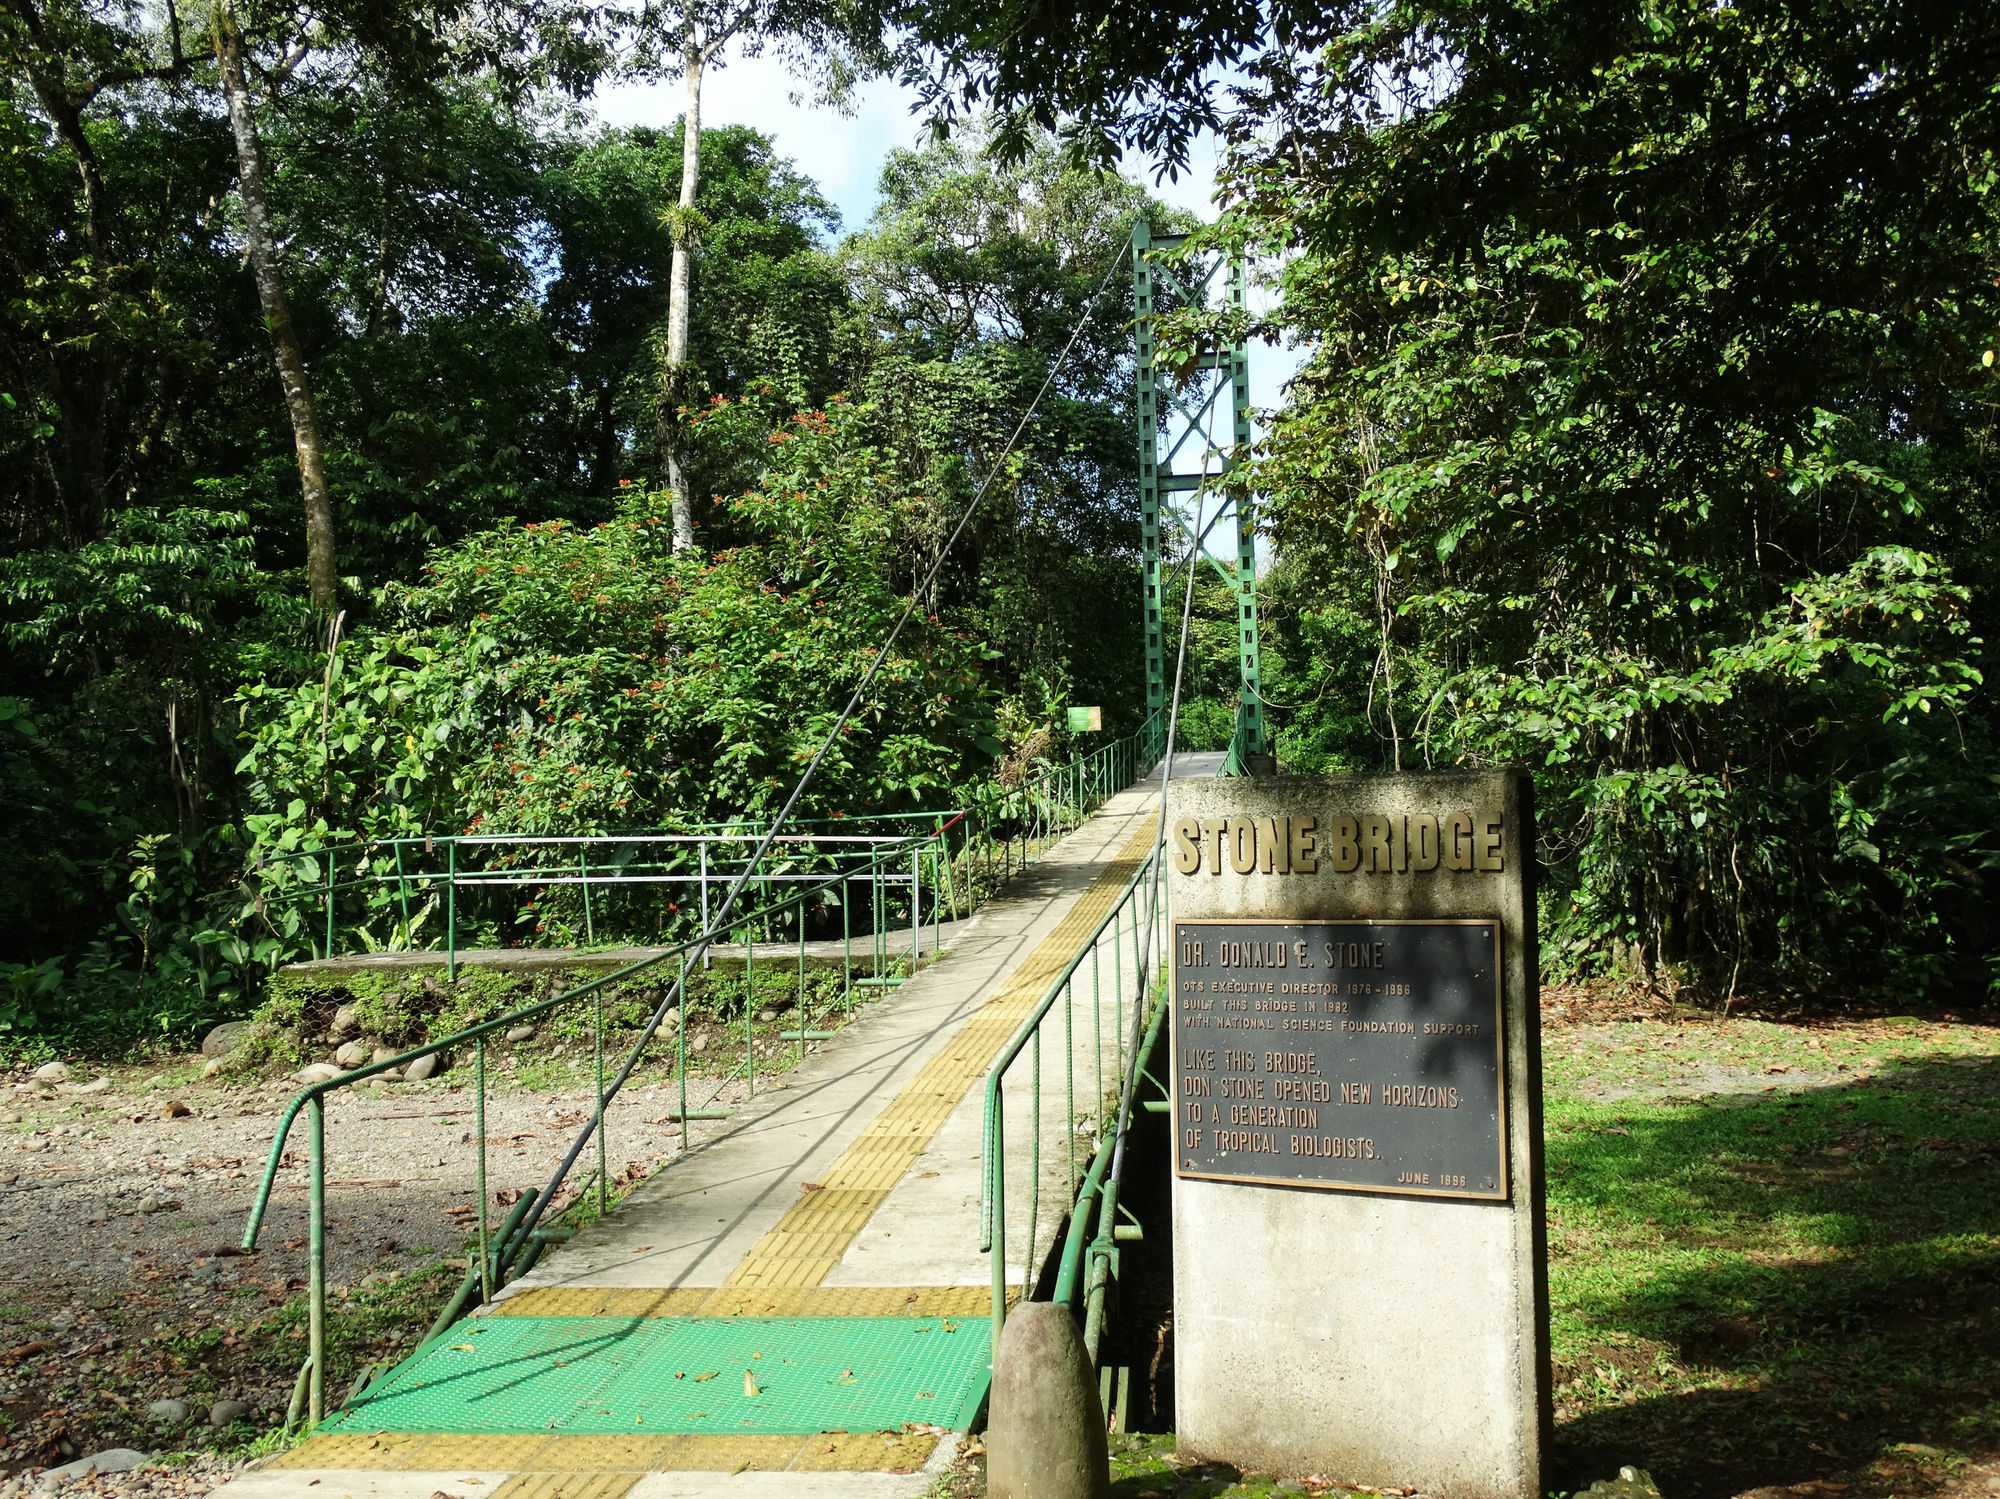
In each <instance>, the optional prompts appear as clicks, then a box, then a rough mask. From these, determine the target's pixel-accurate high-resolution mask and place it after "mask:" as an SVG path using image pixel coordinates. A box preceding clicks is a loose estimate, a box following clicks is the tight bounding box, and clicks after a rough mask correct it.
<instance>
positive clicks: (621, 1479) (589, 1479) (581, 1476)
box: [493, 1473, 639, 1499]
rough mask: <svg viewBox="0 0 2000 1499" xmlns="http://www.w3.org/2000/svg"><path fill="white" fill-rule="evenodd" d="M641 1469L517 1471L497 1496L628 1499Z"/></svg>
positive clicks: (511, 1498)
mask: <svg viewBox="0 0 2000 1499" xmlns="http://www.w3.org/2000/svg"><path fill="white" fill-rule="evenodd" d="M638 1481H639V1474H637V1473H516V1474H515V1475H514V1476H513V1477H512V1478H510V1479H508V1480H507V1481H506V1482H505V1483H503V1484H501V1485H500V1487H499V1488H497V1489H495V1490H494V1491H493V1499H625V1495H626V1493H627V1492H628V1491H629V1490H630V1489H631V1487H632V1485H633V1484H635V1483H637V1482H638Z"/></svg>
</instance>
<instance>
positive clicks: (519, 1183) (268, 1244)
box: [0, 1057, 772, 1494]
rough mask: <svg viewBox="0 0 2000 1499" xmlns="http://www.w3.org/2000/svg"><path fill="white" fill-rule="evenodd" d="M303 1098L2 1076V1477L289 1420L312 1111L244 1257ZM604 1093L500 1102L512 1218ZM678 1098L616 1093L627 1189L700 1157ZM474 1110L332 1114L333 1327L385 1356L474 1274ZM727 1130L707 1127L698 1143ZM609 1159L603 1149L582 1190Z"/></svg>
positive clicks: (225, 1446)
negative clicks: (255, 1200)
mask: <svg viewBox="0 0 2000 1499" xmlns="http://www.w3.org/2000/svg"><path fill="white" fill-rule="evenodd" d="M99 1078H107V1079H108V1082H107V1083H99V1082H97V1079H99ZM771 1085H772V1084H771V1080H770V1079H760V1086H771ZM718 1087H719V1088H720V1092H719V1096H715V1097H714V1098H713V1103H714V1104H715V1105H717V1106H724V1107H726V1106H728V1105H730V1104H732V1103H735V1102H738V1101H740V1099H741V1097H742V1094H743V1084H742V1083H741V1081H740V1080H738V1081H736V1082H733V1083H730V1084H727V1085H720V1084H718V1083H716V1082H714V1081H708V1082H705V1083H703V1082H697V1081H694V1080H691V1082H690V1096H689V1103H690V1105H691V1106H696V1107H699V1106H701V1105H702V1104H703V1103H706V1102H709V1101H710V1098H711V1095H712V1094H716V1092H717V1089H718ZM93 1088H95V1089H96V1091H91V1089H93ZM296 1088H297V1084H295V1083H291V1082H283V1081H280V1082H273V1083H263V1082H257V1081H251V1082H246V1083H235V1084H230V1083H227V1082H223V1081H219V1080H218V1081H204V1080H203V1079H202V1078H201V1058H199V1057H193V1058H187V1059H183V1060H181V1061H178V1062H176V1063H175V1064H173V1065H171V1066H168V1067H165V1068H162V1067H160V1066H159V1065H158V1064H157V1063H154V1064H153V1065H151V1066H148V1067H111V1068H90V1067H86V1066H78V1067H76V1068H75V1069H74V1071H73V1072H72V1075H71V1077H70V1079H69V1080H68V1081H67V1082H65V1083H63V1084H61V1085H58V1086H55V1087H50V1086H46V1085H42V1084H37V1083H36V1082H34V1081H33V1080H32V1078H31V1077H30V1076H29V1075H28V1073H27V1071H26V1069H24V1068H23V1069H16V1070H15V1071H13V1072H12V1073H8V1074H0V1475H5V1474H14V1473H19V1472H21V1471H22V1470H25V1469H38V1468H42V1467H45V1466H52V1465H56V1464H61V1463H63V1462H66V1461H68V1460H69V1459H71V1458H74V1457H77V1456H79V1455H87V1454H90V1453H94V1452H98V1451H101V1450H104V1449H107V1448H111V1447H117V1446H127V1447H133V1448H137V1449H140V1450H143V1451H147V1452H162V1451H164V1452H173V1451H177V1450H178V1451H200V1450H209V1451H213V1452H217V1453H221V1454H232V1453H241V1452H243V1451H245V1450H248V1449H249V1448H251V1447H253V1446H254V1445H255V1444H256V1443H257V1441H258V1440H259V1438H262V1437H267V1436H268V1434H269V1433H270V1432H271V1431H272V1430H273V1429H274V1428H275V1427H276V1426H277V1425H278V1424H279V1423H281V1422H282V1420H283V1418H284V1413H285V1409H286V1406H287V1405H288V1403H289V1400H290V1396H291V1390H292V1384H293V1379H294V1376H295V1372H296V1369H297V1367H298V1363H299V1360H300V1358H301V1357H302V1356H303V1351H304V1330H303V1326H302V1323H301V1321H300V1312H301V1308H302V1301H303V1297H302V1293H303V1291H304V1288H305V1277H306V1243H305V1235H306V1211H307V1207H306V1197H307V1172H306V1169H305V1160H306V1150H307V1145H306V1127H305V1123H304V1121H303V1119H301V1120H300V1121H299V1122H298V1123H296V1124H295V1125H294V1126H293V1129H292V1131H291V1136H290V1139H289V1141H288V1144H287V1149H286V1151H285V1155H284V1164H283V1166H282V1167H281V1169H280V1171H279V1173H278V1178H277V1186H276V1189H275V1191H274V1192H273V1194H272V1200H271V1206H270V1210H269V1213H268V1216H267V1217H266V1220H265V1223H264V1227H263V1231H262V1234H261V1235H260V1238H259V1241H258V1248H257V1251H256V1252H255V1253H253V1254H244V1253H242V1252H241V1250H240V1248H239V1247H238V1246H240V1244H241V1242H242V1238H243V1231H244V1225H245V1221H246V1215H247V1213H248V1210H249V1207H250V1204H251V1200H252V1197H253V1194H254V1192H255V1189H256V1187H257V1184H258V1181H259V1179H260V1177H261V1173H262V1170H263V1166H264V1162H265V1159H266V1157H267V1155H268V1153H269V1149H270V1145H271V1139H272V1135H273V1133H274V1131H275V1130H276V1128H277V1125H278V1122H279V1119H280V1117H281V1115H282V1113H283V1111H284V1108H285V1106H286V1104H287V1102H288V1101H289V1100H290V1098H291V1096H292V1095H293V1093H294V1092H295V1091H296ZM79 1090H82V1091H79ZM590 1098H591V1095H590V1093H589V1091H588V1090H587V1088H586V1089H581V1090H580V1089H577V1088H575V1087H569V1088H562V1087H557V1088H555V1089H554V1090H542V1089H534V1090H531V1089H527V1088H524V1087H522V1086H520V1085H519V1084H518V1083H513V1082H509V1081H508V1080H507V1079H506V1078H505V1077H504V1075H503V1076H502V1077H501V1078H499V1079H497V1080H496V1086H495V1087H494V1088H493V1090H492V1092H491V1093H490V1095H489V1098H488V1102H487V1109H486V1139H487V1144H488V1157H487V1171H488V1187H489V1191H490V1193H491V1194H492V1195H491V1197H489V1212H490V1219H489V1221H490V1222H492V1223H493V1224H494V1225H495V1226H497V1224H498V1221H499V1219H500V1217H501V1216H502V1215H503V1214H504V1212H505V1204H506V1203H507V1202H508V1201H510V1200H512V1198H513V1197H514V1196H515V1195H516V1194H518V1193H519V1192H520V1191H522V1190H523V1189H526V1188H531V1187H540V1186H542V1185H543V1184H544V1183H546V1182H547V1180H548V1177H549V1175H550V1173H551V1172H552V1171H553V1170H554V1168H555V1166H556V1165H557V1163H558V1162H559V1161H560V1159H561V1157H562V1155H563V1153H564V1152H565V1151H566V1150H567V1148H568V1146H569V1144H570V1142H571V1141H572V1140H573V1139H574V1138H575V1134H576V1130H577V1127H578V1126H579V1125H580V1124H581V1123H582V1122H583V1121H584V1119H585V1118H586V1117H587V1114H588V1111H589V1109H590V1106H591V1105H590ZM678 1103H679V1092H678V1088H677V1086H673V1087H670V1086H668V1085H665V1084H662V1083H657V1082H655V1083H650V1084H641V1085H635V1086H633V1087H630V1088H628V1089H627V1090H626V1091H625V1092H624V1093H623V1094H622V1095H621V1096H620V1097H619V1098H618V1100H617V1101H616V1102H615V1103H614V1105H613V1107H612V1110H611V1112H610V1114H609V1116H608V1129H607V1142H608V1151H607V1157H608V1164H609V1167H610V1174H611V1176H612V1178H613V1179H614V1180H617V1179H618V1178H619V1177H621V1176H623V1177H625V1178H627V1179H628V1180H629V1179H633V1178H636V1177H639V1176H641V1175H643V1174H646V1173H649V1172H650V1171H652V1170H654V1169H657V1168H658V1167H659V1166H660V1165H661V1164H663V1163H665V1162H667V1161H670V1160H672V1159H673V1158H674V1157H675V1156H677V1155H678V1154H679V1153H680V1150H681V1128H680V1125H679V1123H678V1122H677V1121H676V1120H674V1119H672V1118H670V1117H669V1113H670V1111H672V1110H675V1109H676V1108H677V1107H678ZM474 1117H475V1116H474V1101H473V1095H472V1092H471V1090H470V1089H469V1088H468V1087H466V1086H464V1085H463V1084H462V1083H460V1082H457V1081H455V1080H452V1079H440V1080H433V1081H429V1082H423V1083H415V1084H404V1085H387V1084H385V1085H382V1086H379V1087H368V1086H364V1087H361V1088H357V1089H354V1090H350V1091H345V1092H341V1093H336V1094H335V1095H333V1098H332V1101H331V1102H330V1104H329V1106H328V1109H327V1120H326V1145H327V1166H328V1170H327V1177H328V1181H327V1224H328V1244H327V1247H328V1268H327V1277H328V1282H329V1285H330V1287H331V1290H330V1295H329V1302H330V1304H331V1305H332V1307H333V1308H334V1311H335V1314H336V1317H338V1316H340V1314H342V1313H343V1312H345V1313H349V1314H357V1313H361V1312H368V1311H372V1312H373V1313H374V1314H375V1315H374V1317H373V1319H372V1320H373V1322H374V1323H376V1324H382V1325H380V1326H369V1327H367V1328H365V1329H364V1333H365V1334H374V1335H375V1336H374V1343H375V1344H376V1345H378V1346H379V1347H380V1348H381V1350H382V1351H383V1352H385V1353H390V1352H393V1351H394V1348H395V1346H396V1345H397V1344H398V1343H399V1342H401V1341H404V1340H405V1339H407V1338H409V1337H412V1336H414V1335H416V1334H418V1333H421V1331H422V1329H423V1326H424V1324H425V1323H426V1322H427V1321H428V1315H429V1313H431V1312H434V1311H435V1309H436V1305H437V1304H438V1302H440V1301H441V1300H442V1299H443V1295H444V1294H445V1293H446V1291H447V1290H448V1288H449V1287H450V1286H452V1285H454V1284H455V1283H456V1281H457V1279H458V1277H459V1275H460V1274H461V1273H462V1272H463V1269H464V1266H465V1264H466V1260H465V1258H464V1256H465V1253H466V1249H467V1246H468V1244H469V1243H470V1242H471V1240H470V1232H469V1231H470V1230H471V1229H472V1227H473V1224H474V1218H473V1216H472V1214H473V1203H474V1195H473V1194H474V1191H475V1175H474V1158H475V1153H476V1152H475V1149H474V1145H473V1127H474ZM716 1128H718V1126H717V1125H716V1124H713V1123H710V1124H702V1123H696V1124H695V1125H694V1126H693V1127H692V1136H693V1143H695V1144H697V1145H698V1144H699V1143H700V1141H701V1140H702V1139H703V1138H704V1137H705V1133H708V1132H713V1131H714V1130H715V1129H716ZM595 1161H596V1150H595V1147H594V1146H592V1147H590V1148H589V1149H588V1150H587V1151H586V1153H585V1157H584V1159H583V1161H582V1162H581V1163H580V1164H579V1167H578V1169H577V1171H576V1172H575V1173H574V1175H575V1177H577V1178H582V1177H584V1176H586V1175H587V1174H588V1172H589V1170H590V1169H591V1168H592V1167H594V1165H595ZM399 1293H400V1294H399ZM360 1320H361V1321H362V1322H364V1323H366V1322H369V1321H370V1319H369V1318H368V1317H365V1316H364V1317H361V1318H360ZM339 1393H340V1392H339V1390H338V1389H334V1390H332V1391H330V1394H331V1395H333V1396H334V1397H335V1398H337V1397H338V1394H339ZM160 1400H179V1401H183V1402H185V1403H186V1404H187V1405H188V1406H189V1408H190V1409H189V1414H188V1416H187V1418H186V1419H185V1420H180V1421H171V1420H169V1421H162V1420H158V1419H155V1418H153V1417H152V1416H150V1415H149V1413H148V1407H149V1406H150V1405H151V1404H152V1403H153V1402H156V1401H160ZM222 1400H240V1401H243V1402H245V1403H246V1404H247V1405H248V1406H249V1407H250V1410H249V1412H248V1414H247V1416H245V1417H244V1418H243V1419H241V1420H239V1421H238V1422H236V1423H235V1424H234V1425H233V1426H232V1427H231V1428H230V1429H229V1430H227V1431H219V1430H217V1429H215V1428H213V1427H211V1426H209V1425H208V1424H207V1421H206V1419H205V1418H206V1416H207V1414H208V1412H209V1409H210V1407H211V1406H212V1405H213V1404H214V1403H215V1402H217V1401H222ZM211 1467H212V1464H203V1465H202V1471H209V1470H210V1468H211ZM211 1481H212V1478H211ZM123 1482H124V1485H125V1487H124V1488H123V1489H121V1492H132V1493H135V1494H136V1493H137V1492H138V1488H136V1487H133V1485H134V1484H135V1483H137V1480H124V1481H123ZM140 1487H143V1485H140Z"/></svg>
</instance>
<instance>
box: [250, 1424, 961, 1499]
mask: <svg viewBox="0 0 2000 1499" xmlns="http://www.w3.org/2000/svg"><path fill="white" fill-rule="evenodd" d="M937 1444H938V1438H937V1437H936V1436H935V1435H933V1434H931V1433H929V1432H918V1431H904V1432H895V1431H866V1432H845V1431H823V1432H819V1433H817V1434H816V1435H813V1436H767V1435H761V1434H751V1433H745V1434H743V1435H741V1436H670V1437H626V1436H615V1437H606V1436H559V1437H545V1436H454V1435H445V1436H425V1435H422V1434H420V1433H419V1434H412V1433H402V1432H382V1433H379V1434H377V1435H374V1436H358V1435H357V1436H348V1435H335V1436H317V1437H312V1438H309V1439H308V1440H307V1441H305V1442H303V1443H301V1444H300V1445H299V1446H297V1447H294V1448H293V1449H292V1450H291V1451H290V1452H287V1453H285V1454H284V1455H283V1456H282V1457H279V1458H277V1459H276V1460H274V1461H273V1462H272V1463H271V1464H270V1466H271V1467H273V1468H287V1469H294V1470H296V1469H301V1468H328V1469H334V1468H338V1469H349V1470H374V1471H377V1472H396V1473H424V1472H445V1471H448V1470H451V1469H454V1468H471V1469H479V1470H484V1471H486V1472H495V1471H506V1470H509V1469H513V1470H516V1471H515V1472H514V1474H513V1476H512V1477H511V1478H509V1479H508V1480H507V1481H506V1482H505V1483H504V1484H502V1485H501V1486H500V1487H499V1488H498V1489H496V1490H495V1491H494V1495H493V1499H503V1496H504V1499H620V1496H622V1495H623V1494H624V1493H625V1491H626V1490H627V1489H629V1488H631V1486H632V1481H633V1480H634V1479H635V1478H636V1477H637V1476H638V1475H639V1474H641V1473H675V1472H693V1473H742V1472H746V1471H751V1470H756V1471H761V1472H770V1473H776V1472H795V1473H796V1472H816V1473H825V1472H850V1473H895V1472H910V1471H913V1470H915V1469H917V1468H921V1467H922V1466H923V1465H924V1464H925V1463H926V1462H928V1461H929V1460H930V1455H931V1452H932V1450H933V1449H935V1448H936V1446H937Z"/></svg>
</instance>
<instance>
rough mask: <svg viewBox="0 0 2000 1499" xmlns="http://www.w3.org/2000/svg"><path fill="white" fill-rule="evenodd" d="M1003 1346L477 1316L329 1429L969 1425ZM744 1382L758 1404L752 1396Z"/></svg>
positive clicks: (740, 1325) (656, 1321)
mask: <svg viewBox="0 0 2000 1499" xmlns="http://www.w3.org/2000/svg"><path fill="white" fill-rule="evenodd" d="M990 1345H991V1331H990V1323H989V1322H988V1320H987V1319H986V1318H984V1317H746V1318H741V1319H738V1318H732V1317H633V1318H626V1317H484V1318H475V1319H473V1320H472V1321H469V1322H461V1323H460V1324H459V1325H458V1326H457V1327H455V1328H453V1329H452V1330H451V1331H450V1332H449V1333H447V1334H445V1335H444V1336H443V1337H441V1338H439V1339H437V1340H436V1341H435V1342H433V1343H430V1344H427V1345H426V1346H425V1347H423V1348H420V1349H419V1350H417V1352H416V1353H415V1354H413V1355H412V1356H411V1357H410V1358H409V1359H408V1360H406V1361H405V1362H404V1363H403V1364H402V1365H400V1366H399V1367H398V1368H396V1369H395V1370H394V1371H393V1372H391V1373H390V1374H388V1375H387V1376H386V1377H384V1378H383V1379H382V1380H381V1381H380V1382H379V1383H377V1384H375V1385H373V1386H371V1387H370V1388H369V1390H368V1392H367V1393H366V1394H365V1395H363V1396H362V1397H361V1398H360V1399H359V1400H357V1401H355V1402H354V1404H353V1405H352V1406H351V1407H349V1408H348V1409H347V1410H344V1411H341V1412H340V1413H338V1414H337V1415H335V1416H333V1417H332V1418H330V1419H329V1420H328V1421H327V1422H326V1424H325V1426H324V1427H323V1428H322V1429H323V1430H326V1431H408V1432H467V1433H501V1432H519V1433H534V1432H568V1433H573V1434H578V1435H586V1434H587V1435H605V1434H609V1433H613V1432H618V1433H628V1432H629V1433H635V1434H636V1433H655V1434H676V1433H682V1432H713V1433H718V1434H724V1433H747V1432H770V1433H812V1432H820V1431H883V1430H895V1429H899V1428H901V1427H902V1426H903V1424H904V1423H905V1422H911V1421H921V1422H928V1423H930V1424H932V1425H935V1426H943V1427H959V1428H962V1427H964V1426H965V1424H966V1423H967V1421H969V1420H970V1419H971V1417H972V1415H973V1414H974V1411H975V1410H976V1408H977V1406H978V1404H979V1401H980V1400H981V1399H982V1398H983V1397H984V1396H985V1393H986V1383H987V1379H988V1376H989V1373H990V1364H991V1347H990ZM745 1370H749V1371H750V1372H751V1373H752V1374H754V1376H755V1377H756V1380H757V1384H758V1386H759V1391H760V1392H759V1393H758V1394H757V1395H754V1396H752V1395H748V1394H746V1393H745V1390H744V1383H743V1374H744V1371H745ZM703 1375H712V1376H713V1377H712V1378H706V1379H704V1378H702V1377H701V1376H703Z"/></svg>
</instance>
